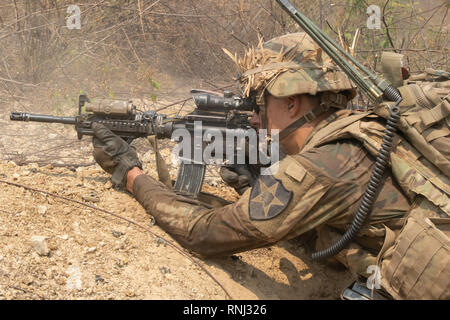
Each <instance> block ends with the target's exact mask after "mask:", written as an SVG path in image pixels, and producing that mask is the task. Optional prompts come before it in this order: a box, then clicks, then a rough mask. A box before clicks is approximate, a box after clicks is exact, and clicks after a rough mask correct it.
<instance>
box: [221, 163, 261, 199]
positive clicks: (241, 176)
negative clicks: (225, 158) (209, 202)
mask: <svg viewBox="0 0 450 320" xmlns="http://www.w3.org/2000/svg"><path fill="white" fill-rule="evenodd" d="M219 173H220V176H221V178H222V180H223V181H224V182H225V183H226V184H227V185H229V186H230V187H232V188H233V189H234V190H236V192H237V193H239V195H242V194H243V193H244V192H245V191H246V190H247V189H248V188H250V187H251V184H252V182H253V179H254V177H253V173H252V172H251V171H250V170H249V169H248V168H247V166H246V165H234V166H222V167H220V172H219Z"/></svg>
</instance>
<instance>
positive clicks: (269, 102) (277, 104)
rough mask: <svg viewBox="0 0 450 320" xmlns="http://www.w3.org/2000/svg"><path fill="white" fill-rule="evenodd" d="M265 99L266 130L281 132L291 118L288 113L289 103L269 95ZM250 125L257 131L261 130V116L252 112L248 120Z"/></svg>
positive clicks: (284, 99) (286, 100)
mask: <svg viewBox="0 0 450 320" xmlns="http://www.w3.org/2000/svg"><path fill="white" fill-rule="evenodd" d="M265 99H266V116H267V129H268V130H269V132H270V130H274V129H278V130H283V129H284V128H286V127H287V126H288V125H289V124H290V123H291V122H292V119H291V116H290V114H289V112H288V105H289V101H288V99H286V98H283V99H280V98H275V97H273V96H271V95H268V96H266V97H265ZM250 124H251V125H252V127H254V128H256V129H257V130H258V129H260V128H261V124H262V119H261V114H260V113H256V112H253V115H252V117H251V119H250Z"/></svg>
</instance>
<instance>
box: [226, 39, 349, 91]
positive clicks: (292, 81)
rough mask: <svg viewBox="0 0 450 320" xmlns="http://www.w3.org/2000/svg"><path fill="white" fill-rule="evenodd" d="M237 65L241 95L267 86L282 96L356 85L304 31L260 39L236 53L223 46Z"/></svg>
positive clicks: (340, 89) (262, 89)
mask: <svg viewBox="0 0 450 320" xmlns="http://www.w3.org/2000/svg"><path fill="white" fill-rule="evenodd" d="M224 51H225V53H226V54H227V55H228V56H230V57H231V58H232V59H233V60H234V62H235V63H236V65H237V66H238V69H239V73H240V77H239V79H238V80H239V82H240V85H241V88H242V91H243V92H242V93H243V96H244V97H248V96H249V95H250V93H251V92H256V93H257V95H262V94H263V93H264V90H267V91H268V92H269V93H270V94H271V95H273V96H275V97H278V98H282V97H288V96H293V95H297V94H305V93H306V94H311V95H316V94H317V93H318V92H325V91H333V92H340V91H348V93H349V95H350V96H349V97H348V98H349V99H352V98H353V97H354V96H355V95H356V92H355V86H354V85H353V84H352V82H351V81H350V80H349V79H348V77H347V76H346V75H345V73H344V72H342V71H341V70H340V68H339V67H338V66H336V65H335V64H334V62H333V61H332V60H331V59H330V58H329V57H328V55H326V54H325V53H323V52H322V49H321V48H320V47H318V46H317V44H316V43H315V42H314V41H313V40H312V39H311V38H310V37H309V36H308V35H307V34H306V33H304V32H299V33H291V34H287V35H284V36H281V37H277V38H274V39H272V40H269V41H267V42H264V43H263V42H262V39H261V38H260V41H259V44H258V46H257V47H256V48H254V47H251V48H249V49H247V50H246V52H245V55H244V56H243V57H242V58H241V57H237V56H236V55H234V56H233V55H232V54H231V53H230V52H229V51H227V50H226V49H224Z"/></svg>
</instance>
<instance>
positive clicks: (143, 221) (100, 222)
mask: <svg viewBox="0 0 450 320" xmlns="http://www.w3.org/2000/svg"><path fill="white" fill-rule="evenodd" d="M9 111H11V110H9V109H8V110H6V108H5V107H4V109H3V110H2V109H1V108H0V155H1V158H2V159H12V158H14V159H16V161H17V162H19V161H22V163H23V165H22V166H18V165H17V163H14V162H12V161H7V160H3V161H0V180H2V181H8V182H11V183H14V184H18V185H24V186H28V187H31V188H34V189H39V190H42V191H45V192H48V193H53V194H56V195H59V196H63V197H66V198H69V199H73V200H77V201H80V202H83V203H86V204H88V205H90V206H91V207H90V208H89V207H86V206H84V205H81V204H79V203H74V202H70V201H67V200H63V199H61V198H55V197H53V196H51V195H48V194H45V193H42V192H38V191H31V190H27V189H25V188H23V187H20V186H14V185H12V184H6V183H4V182H0V299H227V298H229V297H228V296H227V294H226V293H225V291H224V290H223V289H222V288H221V287H220V286H219V285H218V284H217V283H216V282H214V281H213V279H212V278H211V277H210V276H208V275H207V274H206V273H205V271H203V270H202V269H201V268H200V267H199V266H198V265H196V264H195V263H193V262H192V261H191V260H189V259H188V258H187V257H186V256H183V255H182V254H180V253H179V252H177V251H175V250H174V249H173V248H172V247H171V246H170V245H168V244H167V243H166V242H165V241H164V240H161V237H163V238H165V239H167V240H169V241H172V240H171V239H170V236H168V235H167V234H166V233H165V232H164V231H162V230H161V229H159V228H158V227H157V226H151V221H152V219H151V216H150V215H148V214H147V213H146V212H145V210H144V209H143V208H142V207H141V206H140V205H139V204H138V203H137V202H136V201H135V200H134V199H133V198H132V197H131V196H130V195H129V194H126V193H122V192H118V191H116V190H114V189H113V188H111V183H110V182H109V177H108V175H107V174H105V173H104V172H103V171H102V170H101V168H100V167H98V166H97V165H91V166H87V167H78V168H76V167H67V166H65V167H58V163H59V164H61V163H74V164H89V163H91V162H92V161H93V159H92V157H91V146H90V140H89V139H86V140H83V141H82V142H79V141H77V140H76V137H75V132H74V131H73V128H70V127H64V126H48V125H42V124H31V123H28V124H23V123H11V122H10V121H9V120H7V119H8V115H9ZM24 130H26V134H24V133H23V132H24ZM137 147H138V151H139V153H140V156H141V159H142V160H143V162H144V167H145V169H146V170H147V173H148V174H150V175H154V174H155V173H154V170H153V165H154V160H153V155H152V153H151V152H149V151H148V150H149V146H148V143H146V141H140V142H139V143H138V144H137ZM169 154H170V149H168V148H166V149H165V150H163V155H165V156H166V157H167V156H168V155H169ZM20 155H22V156H20ZM17 159H18V160H17ZM40 159H44V160H45V161H44V162H53V163H54V165H47V166H42V165H41V166H39V165H38V164H36V163H32V162H39V160H40ZM170 169H171V173H172V174H173V177H174V176H175V174H176V168H175V167H173V166H170ZM206 182H207V183H206V184H205V189H206V191H208V192H211V193H215V194H217V195H221V196H223V197H225V198H227V199H228V200H233V199H236V194H235V193H234V191H232V190H230V189H228V188H225V186H224V185H223V184H222V183H221V181H220V179H218V178H217V174H216V172H215V171H214V170H211V171H210V172H209V173H208V177H207V179H206ZM97 208H102V209H105V210H108V211H111V212H113V213H115V214H117V215H119V216H121V217H123V218H127V219H131V220H132V221H134V222H136V223H138V224H140V225H142V226H145V227H147V228H149V230H150V231H151V232H153V233H154V234H155V235H156V236H155V235H153V234H151V233H150V232H148V231H145V230H143V229H141V228H140V227H139V226H137V225H135V224H133V223H130V222H126V221H124V220H122V219H119V218H117V217H114V216H111V215H110V214H107V213H105V212H102V211H100V210H98V209H97ZM200 263H201V264H202V265H204V266H205V268H206V269H207V270H208V271H209V272H210V273H211V274H212V276H213V277H214V278H215V279H217V281H218V282H220V284H221V285H222V286H223V287H224V288H225V289H226V290H227V291H228V292H229V294H230V295H231V297H232V298H234V299H336V298H338V296H339V293H340V291H341V290H342V289H343V288H344V286H346V285H347V284H348V283H349V282H350V281H351V280H352V275H351V274H349V273H348V272H347V271H344V270H342V269H339V270H337V269H333V268H331V267H328V266H325V265H322V264H317V263H312V262H311V260H310V259H309V257H308V256H307V254H306V253H305V251H304V249H303V248H302V247H301V246H300V244H299V243H298V242H296V241H290V242H282V243H280V244H278V245H276V246H272V247H269V248H263V249H257V250H252V251H249V252H245V253H241V254H238V255H234V256H232V257H224V258H220V259H209V260H201V261H200Z"/></svg>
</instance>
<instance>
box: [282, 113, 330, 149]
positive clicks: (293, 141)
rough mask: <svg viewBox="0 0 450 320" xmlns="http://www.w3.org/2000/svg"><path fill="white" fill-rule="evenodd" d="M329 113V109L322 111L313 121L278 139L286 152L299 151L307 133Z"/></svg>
mask: <svg viewBox="0 0 450 320" xmlns="http://www.w3.org/2000/svg"><path fill="white" fill-rule="evenodd" d="M331 113H332V112H331V111H328V112H324V113H323V114H321V115H319V116H318V117H317V118H316V119H314V120H313V121H311V122H308V123H306V124H305V125H304V126H302V127H301V128H298V129H297V130H295V131H294V132H292V133H291V134H289V135H288V136H286V137H285V138H284V139H283V140H282V141H280V143H281V145H282V146H283V148H284V150H285V151H286V154H289V155H292V154H297V153H300V151H301V150H302V148H303V145H304V144H305V141H306V139H307V138H308V136H309V134H310V133H311V132H312V131H313V130H314V127H315V126H316V125H317V124H318V123H319V122H321V121H322V120H324V119H326V118H327V117H329V116H330V114H331Z"/></svg>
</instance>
